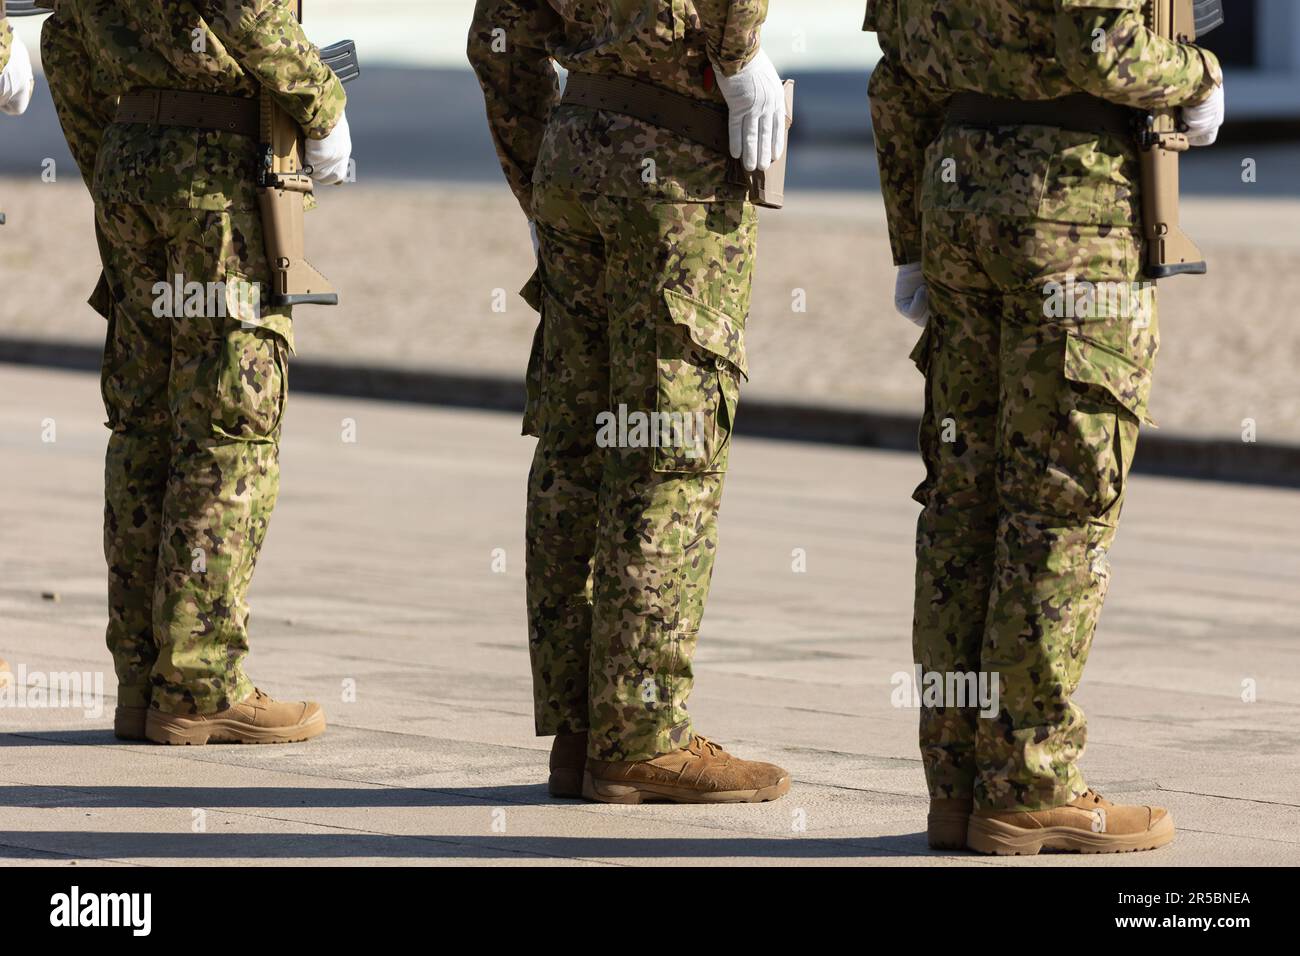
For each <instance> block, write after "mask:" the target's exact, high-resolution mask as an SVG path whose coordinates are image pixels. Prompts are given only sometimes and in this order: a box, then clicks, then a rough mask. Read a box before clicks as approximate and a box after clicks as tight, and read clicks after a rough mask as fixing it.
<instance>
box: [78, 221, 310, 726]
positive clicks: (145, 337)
mask: <svg viewBox="0 0 1300 956" xmlns="http://www.w3.org/2000/svg"><path fill="white" fill-rule="evenodd" d="M96 226H97V230H98V238H99V242H100V253H101V259H102V262H103V268H104V282H103V283H101V287H100V289H99V290H97V293H96V298H95V299H93V300H92V304H95V305H96V306H97V308H99V309H100V310H101V311H102V312H103V313H104V314H105V315H106V317H107V319H108V334H107V339H106V341H105V345H104V362H103V374H102V379H101V382H102V391H103V397H104V406H105V408H106V409H107V412H108V422H107V424H108V427H109V428H110V429H111V430H112V433H111V435H110V436H109V441H108V453H107V459H106V462H105V468H104V555H105V557H106V559H107V561H108V632H107V640H108V648H109V650H110V651H111V652H112V655H113V661H114V666H115V668H116V671H117V679H118V685H119V690H118V695H119V696H118V701H119V704H121V705H125V706H147V705H152V706H153V707H156V708H158V709H160V710H162V711H166V712H169V713H187V714H189V713H200V714H202V713H211V712H214V711H217V710H221V709H224V708H226V707H228V706H230V705H232V704H235V703H238V702H240V701H242V700H243V699H245V698H246V697H248V696H249V695H250V694H251V693H252V690H253V688H252V685H251V684H250V682H249V680H248V678H247V677H246V676H245V675H244V672H243V669H242V662H243V660H244V657H245V655H246V654H247V653H248V632H247V623H248V605H247V603H246V602H245V595H246V594H247V591H248V586H249V582H250V580H251V578H252V575H253V567H254V565H255V564H256V562H257V555H258V552H259V551H260V549H261V547H262V541H263V538H264V537H265V535H266V529H267V523H268V521H269V519H270V517H271V510H272V508H273V507H274V505H275V500H276V495H277V493H278V491H279V460H278V454H279V452H278V442H279V435H280V419H281V415H282V413H283V409H284V399H285V390H286V387H287V367H286V363H287V354H288V351H289V349H290V345H291V343H290V341H289V340H288V336H289V335H290V329H289V317H288V314H287V312H272V313H269V314H268V313H265V312H264V313H262V314H261V316H260V318H259V316H258V315H257V314H256V311H255V310H253V311H250V309H249V304H248V302H247V300H246V298H241V297H240V290H244V289H247V287H248V285H249V284H250V283H252V282H256V281H258V280H264V279H265V277H266V276H267V275H268V267H267V264H266V260H265V257H264V253H263V245H262V242H263V240H262V230H261V223H260V221H259V220H258V218H257V215H256V213H252V212H243V211H232V212H208V211H202V210H191V209H171V208H159V207H153V206H138V205H129V204H123V203H98V204H97V205H96ZM168 287H170V288H168ZM177 290H183V291H185V294H184V295H183V296H177V295H175V294H174V293H175V292H176V291H177ZM186 290H187V291H186Z"/></svg>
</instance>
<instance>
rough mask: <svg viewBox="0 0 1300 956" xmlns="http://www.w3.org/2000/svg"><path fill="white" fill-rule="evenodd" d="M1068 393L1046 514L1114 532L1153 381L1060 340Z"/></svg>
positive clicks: (1119, 356)
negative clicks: (1093, 524)
mask: <svg viewBox="0 0 1300 956" xmlns="http://www.w3.org/2000/svg"><path fill="white" fill-rule="evenodd" d="M1062 374H1063V377H1064V379H1065V388H1064V389H1063V391H1062V401H1061V405H1060V407H1059V408H1058V414H1057V422H1056V426H1055V429H1054V432H1053V434H1052V437H1051V439H1050V441H1049V445H1048V448H1047V456H1046V457H1047V460H1046V471H1045V476H1044V478H1045V481H1044V494H1045V501H1044V504H1045V505H1046V508H1045V510H1046V511H1048V512H1049V513H1052V514H1057V515H1060V516H1062V517H1066V518H1079V519H1088V520H1092V521H1094V522H1099V523H1101V524H1104V525H1108V526H1110V527H1112V528H1113V526H1114V525H1115V524H1116V522H1117V521H1118V518H1119V509H1120V506H1121V504H1122V501H1123V497H1124V489H1125V485H1126V482H1127V477H1128V470H1129V466H1130V465H1131V464H1132V462H1133V455H1134V452H1135V451H1136V448H1137V436H1138V428H1139V426H1140V425H1141V424H1142V423H1146V424H1154V422H1153V421H1152V420H1151V418H1150V416H1149V415H1148V414H1147V400H1148V398H1149V397H1150V393H1151V373H1150V371H1149V370H1148V369H1147V368H1145V367H1143V366H1142V365H1140V364H1138V363H1137V362H1135V361H1134V360H1133V359H1132V358H1131V357H1129V356H1128V355H1125V354H1123V353H1122V352H1119V351H1117V350H1116V349H1113V348H1111V347H1109V346H1107V345H1103V344H1101V343H1099V342H1095V341H1092V340H1091V339H1087V338H1084V337H1083V336H1080V335H1077V334H1073V333H1072V334H1069V335H1066V336H1065V341H1064V356H1063V365H1062Z"/></svg>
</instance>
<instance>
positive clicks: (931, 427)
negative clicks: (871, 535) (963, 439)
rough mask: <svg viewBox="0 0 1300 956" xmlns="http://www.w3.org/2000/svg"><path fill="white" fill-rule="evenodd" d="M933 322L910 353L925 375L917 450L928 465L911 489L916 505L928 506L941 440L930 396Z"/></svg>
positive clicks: (913, 362) (935, 475)
mask: <svg viewBox="0 0 1300 956" xmlns="http://www.w3.org/2000/svg"><path fill="white" fill-rule="evenodd" d="M933 327H934V326H933V323H932V322H927V323H926V326H925V330H924V331H923V332H922V333H921V337H920V338H919V339H917V342H916V345H915V346H914V347H913V348H912V352H911V354H910V355H908V359H909V360H910V361H911V363H912V364H913V365H915V366H916V368H917V370H918V371H919V372H920V373H921V374H922V375H923V376H925V384H924V386H923V387H924V389H925V406H924V411H923V412H922V413H921V424H920V427H919V428H918V430H917V436H916V445H917V450H918V451H920V453H921V462H922V464H924V465H925V479H924V480H923V481H922V482H921V483H920V484H919V485H917V486H916V488H915V489H913V491H912V500H913V501H915V502H916V503H917V504H920V505H925V504H927V503H929V500H930V491H931V489H933V488H934V485H935V481H936V479H937V467H936V461H937V460H938V451H937V446H938V442H939V430H938V428H937V427H936V426H935V421H934V400H933V398H932V397H931V395H930V359H931V356H932V355H933V349H934V333H933V332H932V331H931V330H932V329H933Z"/></svg>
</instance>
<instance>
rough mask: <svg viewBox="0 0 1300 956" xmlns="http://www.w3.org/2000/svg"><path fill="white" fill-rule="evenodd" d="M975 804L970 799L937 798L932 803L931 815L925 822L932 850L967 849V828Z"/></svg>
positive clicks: (926, 834) (926, 833) (927, 837)
mask: <svg viewBox="0 0 1300 956" xmlns="http://www.w3.org/2000/svg"><path fill="white" fill-rule="evenodd" d="M974 804H975V801H974V800H972V799H971V798H970V797H937V798H935V799H933V800H931V801H930V814H929V816H928V817H926V821H925V836H926V839H927V840H928V841H929V843H930V849H932V850H964V849H966V827H967V826H968V825H969V824H970V814H971V810H972V809H973V808H974Z"/></svg>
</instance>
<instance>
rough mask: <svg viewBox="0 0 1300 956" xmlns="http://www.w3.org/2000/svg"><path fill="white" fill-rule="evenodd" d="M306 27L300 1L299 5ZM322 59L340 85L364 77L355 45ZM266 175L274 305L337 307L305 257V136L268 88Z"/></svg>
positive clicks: (264, 97) (342, 45) (263, 196)
mask: <svg viewBox="0 0 1300 956" xmlns="http://www.w3.org/2000/svg"><path fill="white" fill-rule="evenodd" d="M297 15H298V22H300V23H301V22H302V0H298V3H297ZM321 59H322V60H324V62H325V65H326V66H328V67H329V68H330V69H331V70H332V71H333V72H334V75H335V76H337V77H338V79H339V82H340V83H347V82H349V81H351V80H354V79H356V78H357V77H358V76H360V75H361V65H360V63H359V62H358V61H357V48H356V44H355V43H353V42H352V41H351V40H342V41H340V42H338V43H335V44H332V45H331V46H328V47H326V48H325V49H323V50H321ZM260 126H261V136H260V139H261V145H260V149H261V155H262V169H261V173H260V175H259V176H258V183H257V185H258V194H257V201H258V207H259V208H260V210H261V213H262V232H263V233H264V234H265V238H266V256H267V259H268V260H269V261H270V264H271V272H272V288H271V294H270V300H271V305H273V306H288V305H338V302H339V297H338V293H337V292H335V291H334V287H333V286H331V285H330V282H329V280H328V279H326V278H325V277H324V276H323V275H321V273H320V272H318V271H317V269H316V267H315V266H313V265H312V264H311V263H310V262H308V261H307V259H306V257H305V255H304V253H303V212H304V208H303V205H304V203H305V202H306V199H307V197H308V196H310V195H312V194H313V193H314V191H315V187H314V185H313V183H312V179H311V169H310V168H308V167H307V165H306V163H305V162H304V155H305V154H304V145H303V135H302V130H301V129H300V128H299V126H298V124H297V122H296V121H295V120H294V119H293V118H292V117H291V116H289V114H288V113H286V112H285V111H284V110H283V109H282V108H281V107H280V106H279V104H277V103H276V102H275V100H274V98H273V97H272V96H271V94H270V92H269V91H268V90H266V89H265V88H264V89H263V90H262V92H261V121H260Z"/></svg>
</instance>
